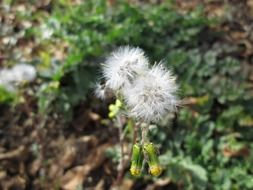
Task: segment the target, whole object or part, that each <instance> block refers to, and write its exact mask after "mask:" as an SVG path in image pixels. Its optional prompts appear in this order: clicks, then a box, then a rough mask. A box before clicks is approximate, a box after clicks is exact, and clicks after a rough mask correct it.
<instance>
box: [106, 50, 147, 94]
mask: <svg viewBox="0 0 253 190" xmlns="http://www.w3.org/2000/svg"><path fill="white" fill-rule="evenodd" d="M147 69H148V60H147V58H146V57H145V55H144V52H143V51H142V50H141V49H140V48H131V47H129V46H125V47H120V48H119V49H118V50H116V51H114V52H112V54H111V55H110V56H109V57H108V58H107V59H106V62H105V64H104V67H103V75H104V78H105V80H106V82H107V84H108V87H109V88H111V89H112V90H115V91H118V90H120V89H121V88H122V87H124V86H126V85H128V84H129V83H131V82H132V81H134V80H135V78H136V77H137V76H138V75H139V74H141V73H142V72H144V71H146V70H147Z"/></svg>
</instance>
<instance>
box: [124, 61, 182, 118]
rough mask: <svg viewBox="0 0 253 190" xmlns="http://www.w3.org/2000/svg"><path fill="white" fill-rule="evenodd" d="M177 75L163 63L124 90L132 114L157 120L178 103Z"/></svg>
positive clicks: (173, 109) (173, 108)
mask: <svg viewBox="0 0 253 190" xmlns="http://www.w3.org/2000/svg"><path fill="white" fill-rule="evenodd" d="M177 89H178V87H177V85H176V83H175V77H174V76H173V75H172V74H171V72H170V71H169V70H167V69H165V68H164V67H163V66H162V65H161V64H158V65H156V66H153V67H152V68H151V69H150V70H148V71H146V72H145V73H143V74H142V75H140V76H139V77H138V78H136V80H135V81H134V82H133V84H132V85H131V86H130V87H129V88H125V90H124V91H123V94H124V97H125V99H126V104H127V106H128V107H129V109H130V116H133V117H135V118H137V119H141V120H143V121H145V122H151V121H154V122H157V121H159V120H160V119H161V118H162V117H163V116H165V115H166V114H167V113H168V112H173V111H175V109H176V106H177V105H178V100H177V97H176V91H177Z"/></svg>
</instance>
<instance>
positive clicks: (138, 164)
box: [130, 144, 143, 176]
mask: <svg viewBox="0 0 253 190" xmlns="http://www.w3.org/2000/svg"><path fill="white" fill-rule="evenodd" d="M142 162H143V154H142V151H141V147H140V145H139V144H134V145H133V151H132V158H131V167H130V172H131V174H132V175H133V176H139V175H140V174H141V168H142Z"/></svg>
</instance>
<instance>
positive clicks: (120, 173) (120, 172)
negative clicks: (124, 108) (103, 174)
mask: <svg viewBox="0 0 253 190" xmlns="http://www.w3.org/2000/svg"><path fill="white" fill-rule="evenodd" d="M116 119H117V123H118V128H119V134H118V135H119V143H120V154H121V156H120V162H119V165H118V175H117V179H116V183H115V184H116V185H119V184H120V183H121V181H122V178H123V173H124V169H125V167H124V144H123V143H124V134H123V130H122V128H123V124H122V121H121V118H120V116H119V115H117V116H116Z"/></svg>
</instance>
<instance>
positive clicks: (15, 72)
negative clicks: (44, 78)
mask: <svg viewBox="0 0 253 190" xmlns="http://www.w3.org/2000/svg"><path fill="white" fill-rule="evenodd" d="M35 78H36V69H35V68H34V67H33V66H32V65H27V64H17V65H15V66H14V67H13V68H11V69H2V70H0V85H1V86H4V87H5V88H6V89H7V90H9V91H15V87H16V85H18V84H20V83H21V82H23V81H28V82H30V81H33V80H34V79H35Z"/></svg>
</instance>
